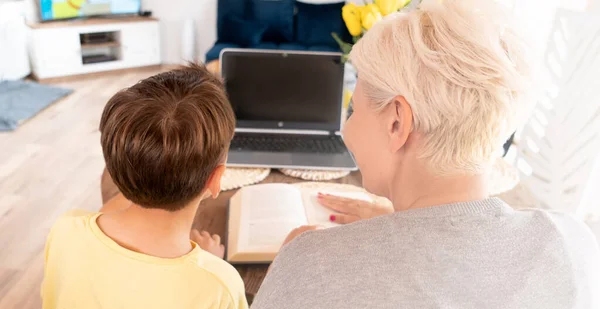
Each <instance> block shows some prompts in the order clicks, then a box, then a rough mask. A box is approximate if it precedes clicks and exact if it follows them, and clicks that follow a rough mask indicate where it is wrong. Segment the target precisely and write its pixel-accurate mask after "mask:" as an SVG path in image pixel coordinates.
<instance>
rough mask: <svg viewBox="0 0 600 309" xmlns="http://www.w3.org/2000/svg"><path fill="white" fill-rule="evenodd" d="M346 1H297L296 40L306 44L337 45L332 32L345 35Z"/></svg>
mask: <svg viewBox="0 0 600 309" xmlns="http://www.w3.org/2000/svg"><path fill="white" fill-rule="evenodd" d="M343 6H344V2H340V3H332V4H308V3H302V2H297V3H296V7H297V8H298V14H297V15H296V19H297V26H296V41H297V42H298V43H300V44H304V45H309V46H310V45H327V46H337V43H336V42H335V40H334V39H333V37H332V36H331V33H332V32H335V33H337V34H338V35H340V36H341V37H344V32H347V31H348V30H346V26H345V24H344V20H343V19H342V7H343Z"/></svg>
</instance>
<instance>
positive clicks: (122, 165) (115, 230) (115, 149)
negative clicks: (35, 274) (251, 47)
mask: <svg viewBox="0 0 600 309" xmlns="http://www.w3.org/2000/svg"><path fill="white" fill-rule="evenodd" d="M234 121H235V120H234V114H233V111H232V109H231V107H230V105H229V102H228V99H227V96H226V94H225V90H224V87H223V84H222V82H221V80H219V79H218V78H217V77H215V76H213V75H212V74H211V73H209V72H208V71H207V70H206V69H205V68H204V67H201V66H198V65H190V66H188V67H185V68H181V69H178V70H174V71H170V72H166V73H162V74H158V75H156V76H152V77H150V78H147V79H145V80H142V81H140V82H139V83H137V84H135V85H134V86H132V87H130V88H128V89H124V90H122V91H120V92H118V93H117V94H115V95H114V96H113V97H112V98H111V99H110V100H109V101H108V103H107V105H106V107H105V109H104V112H103V114H102V119H101V121H100V132H101V143H102V150H103V153H104V159H105V161H106V167H107V170H108V172H109V173H110V176H111V178H112V180H113V181H114V183H115V184H116V186H117V187H118V189H119V190H120V192H121V193H122V194H119V195H117V197H115V198H113V199H112V200H111V201H110V202H108V203H107V204H105V206H104V207H103V209H102V210H101V212H100V213H83V212H81V211H80V212H71V213H68V214H66V215H64V216H63V217H61V218H60V219H59V220H58V221H57V222H56V224H55V225H54V227H53V228H52V230H51V232H50V235H49V236H48V242H47V244H46V258H45V259H46V261H45V262H46V265H45V275H44V282H43V284H42V300H43V308H44V309H54V308H69V309H71V308H73V309H75V308H86V309H96V308H127V309H134V308H140V309H142V308H143V309H151V308H157V309H158V308H160V309H164V308H178V309H179V308H181V309H184V308H186V309H187V308H194V309H196V308H236V309H239V308H247V307H248V305H247V303H246V298H245V294H244V284H243V282H242V280H241V278H240V276H239V274H238V273H237V272H236V270H235V269H234V268H233V267H231V265H229V264H227V263H226V262H225V261H223V260H222V259H221V258H222V256H223V246H222V245H221V244H220V239H219V238H218V236H217V235H214V236H212V237H211V236H210V235H209V234H208V233H206V232H203V233H202V234H200V233H198V231H193V232H192V235H191V237H192V239H193V240H195V242H193V241H190V230H191V227H192V223H193V220H194V216H195V213H196V210H197V208H198V206H199V204H200V202H201V201H202V200H203V199H204V198H208V197H213V198H215V197H216V196H217V195H218V194H219V192H220V181H221V176H222V174H223V172H224V171H225V166H224V163H225V161H226V156H227V150H228V146H229V142H230V140H231V138H232V137H233V132H234ZM203 249H204V250H203ZM205 250H206V251H205ZM207 251H210V252H212V253H213V254H214V255H213V254H211V253H209V252H207ZM217 256H219V257H217Z"/></svg>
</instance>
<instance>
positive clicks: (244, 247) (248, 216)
mask: <svg viewBox="0 0 600 309" xmlns="http://www.w3.org/2000/svg"><path fill="white" fill-rule="evenodd" d="M241 205H242V206H241V207H242V211H241V218H242V220H241V225H242V226H240V235H239V236H240V243H239V245H240V246H239V249H240V251H254V252H269V251H273V252H277V251H279V248H280V247H281V244H282V243H283V241H284V240H285V238H286V237H287V235H288V234H289V232H290V231H292V230H293V229H295V228H297V227H298V226H301V225H306V224H307V223H308V222H307V220H306V214H305V211H304V206H303V205H302V194H301V192H300V190H299V189H297V188H295V187H294V186H291V185H286V184H265V185H257V186H251V187H246V188H244V189H242V191H241Z"/></svg>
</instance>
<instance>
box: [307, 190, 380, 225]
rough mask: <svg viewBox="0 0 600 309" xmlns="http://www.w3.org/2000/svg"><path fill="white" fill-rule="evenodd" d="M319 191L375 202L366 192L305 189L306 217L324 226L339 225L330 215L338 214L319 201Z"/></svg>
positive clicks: (313, 222)
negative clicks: (330, 219)
mask: <svg viewBox="0 0 600 309" xmlns="http://www.w3.org/2000/svg"><path fill="white" fill-rule="evenodd" d="M319 192H321V193H324V194H331V195H335V196H340V197H345V198H351V199H357V200H363V201H367V202H373V200H372V199H371V197H369V195H368V194H367V193H364V192H335V191H327V190H320V191H313V190H307V191H304V192H303V194H302V195H303V200H304V208H305V210H306V218H307V221H308V224H311V225H314V224H316V225H322V226H324V227H333V226H338V225H339V224H338V223H334V222H331V221H329V216H331V215H334V214H337V212H336V211H334V210H331V209H329V208H327V207H325V206H322V205H321V204H319V201H318V199H317V195H318V194H319Z"/></svg>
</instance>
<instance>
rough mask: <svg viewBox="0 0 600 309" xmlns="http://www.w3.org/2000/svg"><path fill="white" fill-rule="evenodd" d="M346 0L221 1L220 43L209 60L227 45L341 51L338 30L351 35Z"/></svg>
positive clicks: (348, 39)
mask: <svg viewBox="0 0 600 309" xmlns="http://www.w3.org/2000/svg"><path fill="white" fill-rule="evenodd" d="M343 6H344V2H339V3H331V4H308V3H303V2H299V1H296V0H219V2H218V5H217V42H216V43H215V45H214V46H213V47H212V48H211V49H210V50H209V51H208V52H207V53H206V62H207V63H208V62H210V61H212V60H216V59H218V58H219V54H220V53H221V50H223V49H224V48H255V49H280V50H303V51H336V52H337V51H340V49H339V46H338V45H337V43H336V42H335V40H334V39H333V38H332V36H331V33H332V32H335V33H337V34H338V35H340V37H342V39H344V40H345V41H350V39H351V36H350V34H349V33H348V30H347V29H346V26H345V25H344V21H343V20H342V7H343Z"/></svg>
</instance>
